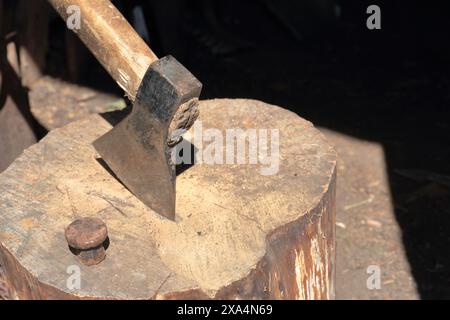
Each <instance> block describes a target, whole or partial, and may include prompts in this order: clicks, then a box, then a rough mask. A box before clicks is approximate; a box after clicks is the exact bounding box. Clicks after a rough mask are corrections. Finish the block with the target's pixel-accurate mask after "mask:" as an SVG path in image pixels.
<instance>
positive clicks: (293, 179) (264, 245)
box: [0, 99, 336, 299]
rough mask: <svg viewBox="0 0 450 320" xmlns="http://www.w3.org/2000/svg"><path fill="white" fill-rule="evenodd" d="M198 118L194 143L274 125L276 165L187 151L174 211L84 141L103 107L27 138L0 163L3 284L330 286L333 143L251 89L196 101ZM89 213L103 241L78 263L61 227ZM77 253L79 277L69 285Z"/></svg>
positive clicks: (101, 128)
mask: <svg viewBox="0 0 450 320" xmlns="http://www.w3.org/2000/svg"><path fill="white" fill-rule="evenodd" d="M200 120H201V125H202V129H203V135H204V140H203V148H202V147H201V145H200V144H199V143H198V141H197V140H196V139H195V140H194V141H193V144H194V146H195V148H196V149H197V152H203V153H207V152H208V150H207V147H208V145H210V144H211V142H207V141H206V137H205V135H207V132H208V131H207V129H210V128H215V129H217V130H219V131H221V132H222V133H223V137H225V136H226V135H225V130H226V129H230V128H241V129H249V128H254V129H257V130H259V129H268V130H269V133H270V129H278V130H279V153H280V157H279V166H278V171H277V172H276V174H272V175H262V174H261V169H262V168H267V167H269V166H270V164H260V163H261V162H260V161H258V164H220V165H219V164H218V165H210V164H206V163H203V164H195V165H193V166H191V167H189V168H187V169H186V170H184V171H183V172H182V173H180V174H179V175H178V177H177V203H176V206H177V210H176V221H175V222H173V221H170V220H167V219H165V218H163V217H161V216H160V215H158V214H156V213H155V212H153V211H152V210H151V209H149V208H148V207H146V206H144V205H143V204H142V203H141V202H140V201H139V200H138V199H137V198H136V197H134V196H133V194H131V193H130V192H129V191H128V190H127V189H126V188H125V187H124V186H123V185H122V184H121V183H120V182H118V181H117V180H116V179H115V178H114V177H113V176H112V175H111V174H110V173H109V172H108V171H107V170H106V169H105V168H104V167H103V166H102V165H101V162H99V161H98V158H99V155H98V154H97V153H96V151H95V149H94V147H93V146H92V144H91V143H92V142H93V141H94V140H95V139H97V138H98V137H99V136H101V135H102V134H104V133H105V132H107V131H108V130H109V129H111V125H110V124H109V123H108V122H107V121H105V120H104V119H103V118H102V117H101V116H99V115H92V116H89V117H87V118H85V119H83V120H80V121H77V122H74V123H71V124H69V125H67V126H65V127H62V128H59V129H56V130H53V131H51V132H50V133H49V134H48V135H47V136H46V137H45V138H44V139H42V140H41V141H40V142H39V143H38V144H36V145H34V146H32V147H30V148H29V149H27V150H26V151H25V152H24V153H23V154H22V155H21V156H20V157H19V158H18V159H17V160H16V161H15V162H14V163H13V164H12V165H11V166H10V167H9V168H8V169H7V170H6V171H5V172H3V173H2V174H1V175H0V242H1V246H0V268H1V269H3V270H0V271H1V272H2V273H3V274H4V275H5V277H6V279H7V281H8V283H9V285H10V286H11V287H12V288H13V290H12V291H13V294H11V296H12V297H13V298H14V297H18V298H36V299H46V298H113V299H114V298H116V299H122V298H123V299H149V298H157V299H173V298H188V299H193V298H215V299H221V298H228V299H234V298H244V299H313V298H315V299H327V298H333V297H334V260H335V232H334V228H335V220H334V219H335V183H336V154H335V151H334V149H333V148H332V147H331V146H330V144H329V143H328V142H327V141H326V140H325V138H324V136H323V135H322V134H321V133H320V132H319V131H318V130H317V129H315V128H314V127H313V125H312V124H311V123H310V122H308V121H306V120H303V119H302V118H300V117H298V116H297V115H296V114H294V113H292V112H290V111H287V110H285V109H282V108H280V107H276V106H273V105H268V104H265V103H262V102H259V101H254V100H242V99H237V100H228V99H217V100H208V101H203V102H201V104H200ZM196 128H198V126H197V127H194V129H191V131H192V130H197V129H196ZM217 130H216V133H217ZM258 132H259V133H261V132H262V131H258ZM209 133H212V131H209ZM214 135H215V134H214ZM269 136H270V134H269ZM224 139H225V138H224ZM210 141H211V140H210ZM270 141H271V139H270V138H269V142H270ZM270 150H271V147H270V143H269V151H270ZM273 150H274V149H272V151H273ZM86 216H92V217H98V218H100V219H102V220H103V221H104V222H105V223H106V225H107V227H108V235H109V241H110V243H109V247H108V249H107V251H106V259H105V260H104V261H103V262H102V263H100V264H99V265H97V266H93V267H86V266H83V265H81V264H80V263H79V262H78V260H77V258H76V257H75V256H74V255H73V254H72V253H71V252H70V250H69V248H68V245H67V242H66V240H65V237H64V230H65V228H66V227H67V226H68V225H69V224H70V223H71V222H72V221H74V220H76V219H77V218H80V217H86ZM74 266H78V267H79V270H80V272H81V273H80V276H81V277H80V279H81V283H80V287H79V288H76V287H75V288H74V287H73V286H71V285H70V284H71V283H72V284H73V283H74V282H71V281H73V278H71V276H73V275H74V270H75V271H76V269H77V267H75V269H74ZM2 273H0V274H2ZM0 280H1V279H0ZM75 284H76V282H75Z"/></svg>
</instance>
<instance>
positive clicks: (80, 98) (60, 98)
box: [29, 76, 126, 130]
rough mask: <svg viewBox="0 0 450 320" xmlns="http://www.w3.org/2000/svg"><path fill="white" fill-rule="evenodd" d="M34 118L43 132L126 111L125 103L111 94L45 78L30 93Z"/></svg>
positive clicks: (35, 84)
mask: <svg viewBox="0 0 450 320" xmlns="http://www.w3.org/2000/svg"><path fill="white" fill-rule="evenodd" d="M29 100H30V108H31V112H32V114H33V116H34V117H35V118H36V119H37V120H38V121H39V123H40V124H41V125H43V126H44V127H45V128H46V129H48V130H51V129H55V128H59V127H62V126H63V125H66V124H68V123H70V122H72V121H76V120H79V119H82V118H84V117H86V116H88V115H90V114H93V113H103V112H109V111H114V110H117V109H122V108H125V106H126V105H125V101H124V100H123V99H121V98H120V97H117V96H115V95H113V94H109V93H104V92H100V91H97V90H94V89H91V88H88V87H84V86H81V85H77V84H73V83H69V82H65V81H63V80H60V79H55V78H52V77H49V76H44V77H42V78H41V79H39V81H37V82H35V83H34V85H33V87H32V88H31V91H30V92H29Z"/></svg>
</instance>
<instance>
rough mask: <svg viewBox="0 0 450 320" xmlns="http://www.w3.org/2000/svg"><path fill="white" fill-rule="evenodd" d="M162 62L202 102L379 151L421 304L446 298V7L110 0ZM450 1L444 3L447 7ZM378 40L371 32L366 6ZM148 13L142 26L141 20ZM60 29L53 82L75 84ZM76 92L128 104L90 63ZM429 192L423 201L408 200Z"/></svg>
mask: <svg viewBox="0 0 450 320" xmlns="http://www.w3.org/2000/svg"><path fill="white" fill-rule="evenodd" d="M113 2H114V3H115V4H116V5H117V6H118V8H119V9H120V10H121V11H122V12H123V13H124V14H125V15H126V17H127V19H129V21H130V22H131V23H132V24H133V25H134V27H135V28H136V29H137V30H140V31H141V30H142V31H141V35H142V36H143V37H144V38H145V39H146V40H147V41H148V42H149V44H150V46H151V47H152V49H153V50H154V51H155V52H156V53H157V55H158V56H163V55H166V54H172V55H173V56H175V57H176V58H177V59H178V60H179V61H181V62H182V63H183V64H184V65H185V66H186V67H187V68H188V69H189V70H190V71H191V72H192V73H193V74H195V75H196V76H197V78H198V79H199V80H200V81H201V82H202V83H203V93H202V99H208V98H222V97H227V98H254V99H259V100H263V101H266V102H269V103H272V104H276V105H280V106H283V107H285V108H288V109H290V110H292V111H294V112H296V113H297V114H298V115H300V116H301V117H303V118H306V119H308V120H310V121H312V122H313V123H314V124H315V125H317V126H320V127H326V128H329V129H331V130H334V131H338V132H341V133H344V134H347V135H351V136H355V137H357V138H360V139H364V140H368V141H374V142H378V143H380V144H382V146H383V148H384V151H385V157H386V164H387V170H388V174H389V182H390V188H391V193H392V197H393V206H394V208H395V215H396V219H397V221H398V223H399V225H400V227H401V229H402V240H403V245H404V247H405V250H406V254H407V258H408V261H409V263H410V266H411V270H412V274H413V276H414V279H415V281H416V283H417V288H418V290H419V293H420V296H421V297H422V298H425V299H430V298H447V299H448V298H450V252H449V247H450V232H449V230H450V195H449V194H450V148H449V144H450V132H449V131H450V121H449V112H448V110H449V103H450V79H449V76H448V75H449V71H450V70H449V69H450V42H449V34H450V19H449V18H450V5H449V4H446V2H444V1H442V2H440V1H433V2H431V1H428V2H426V1H413V0H410V1H395V0H390V1H370V2H369V1H361V0H355V1H344V0H342V1H337V0H296V1H294V0H291V1H288V0H286V1H275V0H248V1H229V0H214V1H212V0H197V1H173V0H170V1H138V0H135V1H113ZM447 3H448V2H447ZM371 4H376V5H378V6H379V7H380V8H381V30H369V29H368V28H367V27H366V19H367V18H368V16H369V15H368V14H367V13H366V9H367V7H368V6H369V5H371ZM136 6H140V7H141V8H142V13H143V14H144V17H145V20H144V21H145V24H146V27H143V25H142V21H141V20H139V19H136V18H135V17H133V9H134V8H135V7H136ZM64 30H65V26H64V23H63V22H62V21H61V19H59V18H58V17H56V16H55V17H54V19H52V22H51V27H50V39H49V45H50V49H51V50H50V51H49V54H48V57H47V60H48V63H47V69H48V70H46V72H47V73H48V74H51V75H54V76H57V77H61V78H68V79H70V74H69V72H68V71H67V70H64V68H59V67H58V66H59V65H60V64H59V62H61V61H62V60H64V57H63V56H61V52H64V44H63V43H61V39H64ZM79 82H80V83H83V84H86V85H89V86H93V87H97V88H99V89H101V90H104V91H111V92H115V93H118V94H119V95H120V94H121V92H120V90H119V89H118V88H117V86H116V85H115V84H114V82H113V81H112V79H111V78H110V77H109V76H108V75H107V74H106V72H105V71H104V70H103V69H102V68H101V67H100V66H99V64H98V63H97V62H96V61H95V59H94V58H93V57H90V58H89V59H88V61H87V62H86V64H85V65H84V68H83V70H82V74H81V77H80V80H79ZM424 185H426V186H427V188H428V189H426V194H425V196H423V197H420V198H419V199H418V200H417V201H410V195H411V193H413V192H414V191H415V190H417V189H418V188H421V187H423V186H424Z"/></svg>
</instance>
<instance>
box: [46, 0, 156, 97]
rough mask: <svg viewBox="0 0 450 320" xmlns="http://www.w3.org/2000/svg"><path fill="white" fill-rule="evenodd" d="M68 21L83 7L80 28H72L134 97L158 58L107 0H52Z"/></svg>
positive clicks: (127, 92) (120, 84)
mask: <svg viewBox="0 0 450 320" xmlns="http://www.w3.org/2000/svg"><path fill="white" fill-rule="evenodd" d="M49 1H50V3H51V4H52V5H53V7H54V8H55V9H56V10H57V11H58V12H59V14H60V15H61V17H63V19H64V20H65V21H67V19H68V17H69V16H71V15H72V14H74V12H72V11H70V10H69V12H68V10H67V9H68V8H69V7H71V6H72V8H73V6H77V7H78V8H79V9H80V13H81V15H80V29H73V31H74V32H75V33H76V34H77V35H78V36H79V37H80V38H81V40H82V41H83V42H84V44H86V46H87V47H88V48H89V50H91V52H92V53H93V54H94V56H95V57H96V58H97V60H98V61H99V62H100V63H101V64H102V65H103V67H104V68H105V69H106V70H107V71H108V73H109V74H110V75H111V76H112V77H113V79H114V80H115V81H116V82H117V84H118V85H119V86H120V87H121V88H122V89H123V90H124V91H125V93H126V94H127V95H128V96H129V97H130V99H131V100H134V97H135V96H136V92H137V90H138V88H139V85H140V84H141V80H142V78H143V76H144V74H145V72H146V71H147V69H148V67H149V65H150V64H151V63H152V62H154V61H156V60H157V59H158V58H157V57H156V55H155V54H154V53H153V52H152V51H151V50H150V48H149V47H148V46H147V44H146V43H145V42H144V40H142V39H141V38H140V37H139V35H138V34H137V33H136V32H135V31H134V29H133V27H131V25H130V24H129V23H128V22H127V21H126V19H125V18H124V17H123V16H122V14H121V13H120V12H119V11H118V10H117V9H116V8H115V7H114V6H113V5H112V4H111V2H110V1H108V0H49Z"/></svg>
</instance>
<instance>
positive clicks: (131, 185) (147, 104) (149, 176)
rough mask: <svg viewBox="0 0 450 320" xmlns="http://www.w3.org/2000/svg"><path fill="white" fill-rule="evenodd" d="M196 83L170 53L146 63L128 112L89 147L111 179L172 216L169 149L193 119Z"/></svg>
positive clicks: (172, 174) (198, 85) (172, 176)
mask: <svg viewBox="0 0 450 320" xmlns="http://www.w3.org/2000/svg"><path fill="white" fill-rule="evenodd" d="M201 88H202V84H201V83H200V82H199V81H198V80H197V79H196V78H195V77H194V76H193V75H192V74H191V73H190V72H189V71H188V70H187V69H186V68H184V67H183V66H182V65H181V64H180V63H179V62H178V61H176V60H175V59H174V58H173V57H171V56H167V57H164V58H162V59H160V60H158V61H156V62H154V63H153V64H151V65H150V67H149V69H148V70H147V72H146V74H145V76H144V78H143V79H142V82H141V85H140V87H139V90H138V93H137V95H136V99H135V101H134V104H133V108H132V111H131V113H130V114H129V115H128V116H127V117H126V118H125V119H123V120H122V121H121V122H119V123H118V124H117V125H116V126H115V127H114V128H113V129H111V130H110V131H108V132H107V133H106V134H105V135H103V136H101V137H100V138H98V139H97V140H96V141H94V143H93V145H94V147H95V149H96V150H97V152H98V153H99V154H100V155H101V157H102V158H103V160H104V162H106V164H107V165H108V166H109V168H110V169H111V170H112V171H113V172H114V174H115V175H116V177H117V178H118V179H119V180H120V181H121V182H122V183H123V184H124V185H125V186H126V187H127V188H128V189H129V190H130V191H131V192H132V193H133V194H134V195H135V196H136V197H137V198H138V199H140V200H141V201H142V202H143V203H144V204H145V205H147V206H148V207H150V208H151V209H153V210H154V211H155V212H157V213H159V214H161V215H163V216H165V217H167V218H169V219H171V220H174V219H175V199H176V198H175V180H176V179H175V178H176V173H175V165H174V164H173V163H172V157H171V149H172V147H173V146H174V145H175V144H176V143H177V142H178V141H180V140H181V134H180V133H182V132H183V131H185V130H188V129H189V127H190V126H192V124H193V123H194V121H195V120H196V118H197V117H198V109H197V102H198V96H199V95H200V91H201Z"/></svg>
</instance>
